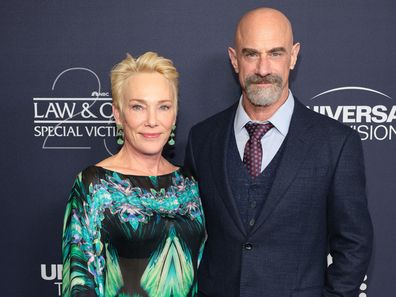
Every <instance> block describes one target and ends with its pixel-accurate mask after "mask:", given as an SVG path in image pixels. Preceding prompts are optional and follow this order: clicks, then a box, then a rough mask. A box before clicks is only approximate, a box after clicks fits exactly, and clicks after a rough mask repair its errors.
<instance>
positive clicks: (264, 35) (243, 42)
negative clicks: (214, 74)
mask: <svg viewBox="0 0 396 297" xmlns="http://www.w3.org/2000/svg"><path fill="white" fill-rule="evenodd" d="M242 33H243V32H242ZM291 46H292V39H291V37H290V35H287V34H279V33H278V32H275V31H271V32H269V31H264V30H261V31H257V32H254V31H246V32H245V34H241V35H239V36H237V38H236V47H237V48H238V49H243V48H249V49H255V50H258V51H269V50H272V49H274V48H280V47H283V48H285V49H287V48H290V47H291Z"/></svg>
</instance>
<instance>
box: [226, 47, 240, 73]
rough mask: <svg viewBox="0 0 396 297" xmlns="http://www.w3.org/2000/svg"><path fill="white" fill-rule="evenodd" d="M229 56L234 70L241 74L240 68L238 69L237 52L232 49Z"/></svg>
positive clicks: (230, 48) (229, 50)
mask: <svg viewBox="0 0 396 297" xmlns="http://www.w3.org/2000/svg"><path fill="white" fill-rule="evenodd" d="M228 56H229V57H230V60H231V64H232V67H234V70H235V72H236V73H239V68H238V60H237V56H236V51H235V49H233V48H232V47H229V48H228Z"/></svg>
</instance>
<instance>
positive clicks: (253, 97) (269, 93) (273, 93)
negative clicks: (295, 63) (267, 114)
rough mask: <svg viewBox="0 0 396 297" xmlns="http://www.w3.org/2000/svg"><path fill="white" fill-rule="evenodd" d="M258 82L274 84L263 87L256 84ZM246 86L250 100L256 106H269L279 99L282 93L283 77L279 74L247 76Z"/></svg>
mask: <svg viewBox="0 0 396 297" xmlns="http://www.w3.org/2000/svg"><path fill="white" fill-rule="evenodd" d="M257 83H271V84H272V86H271V87H269V88H261V87H258V86H256V84H257ZM245 86H246V95H247V98H248V100H249V101H250V103H252V104H253V105H256V106H269V105H271V104H273V103H275V102H276V101H278V99H279V98H280V96H281V94H282V78H281V77H279V76H278V75H272V74H270V75H267V76H265V77H261V76H258V75H251V76H249V77H247V78H246V81H245Z"/></svg>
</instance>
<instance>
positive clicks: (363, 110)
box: [307, 86, 396, 141]
mask: <svg viewBox="0 0 396 297" xmlns="http://www.w3.org/2000/svg"><path fill="white" fill-rule="evenodd" d="M362 92H363V93H362ZM329 94H331V96H330V95H329ZM311 100H313V101H315V102H317V101H318V100H321V102H323V103H322V104H321V105H308V106H307V107H308V108H310V109H312V110H313V111H316V112H318V113H321V114H324V115H327V116H329V117H331V118H333V119H335V120H338V121H340V122H342V123H344V124H346V125H348V126H350V127H351V128H353V129H355V130H356V131H358V132H359V134H360V137H361V139H362V140H377V141H384V140H389V141H390V140H392V139H393V138H394V137H396V126H395V123H396V105H392V104H391V103H393V102H392V97H390V96H388V95H386V94H384V93H382V92H379V91H377V90H374V89H369V88H364V87H357V86H347V87H340V88H335V89H331V90H327V91H325V92H322V93H320V94H317V95H315V96H314V97H312V98H311ZM373 103H374V104H373ZM376 103H377V104H376ZM378 103H379V104H378Z"/></svg>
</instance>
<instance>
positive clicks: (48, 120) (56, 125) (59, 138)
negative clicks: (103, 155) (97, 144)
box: [33, 68, 116, 154]
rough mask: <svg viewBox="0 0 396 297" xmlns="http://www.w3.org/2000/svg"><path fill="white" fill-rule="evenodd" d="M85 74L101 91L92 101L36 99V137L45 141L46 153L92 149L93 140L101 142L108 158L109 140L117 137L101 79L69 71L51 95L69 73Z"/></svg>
mask: <svg viewBox="0 0 396 297" xmlns="http://www.w3.org/2000/svg"><path fill="white" fill-rule="evenodd" d="M76 70H80V71H85V72H88V73H90V74H91V75H93V76H94V78H95V79H96V82H97V86H98V89H97V90H95V91H93V92H91V97H63V96H57V97H35V98H33V119H34V127H33V135H34V136H35V137H40V138H42V139H43V143H42V148H43V149H91V146H90V145H88V144H89V143H90V141H89V140H90V139H92V138H100V139H101V140H103V144H104V146H105V148H106V150H107V151H108V152H109V154H112V153H111V152H110V150H109V149H108V147H107V145H106V138H114V137H115V136H116V127H115V125H114V119H113V114H112V99H111V98H110V97H109V93H108V92H102V91H101V83H100V79H99V77H98V75H97V74H96V73H95V72H94V71H92V70H90V69H88V68H69V69H66V70H64V71H62V72H61V73H60V74H59V75H58V76H57V77H56V78H55V80H54V82H53V85H52V91H54V90H55V87H56V85H57V82H58V81H59V79H60V78H61V77H62V76H63V75H64V74H65V73H67V72H71V71H76Z"/></svg>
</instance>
